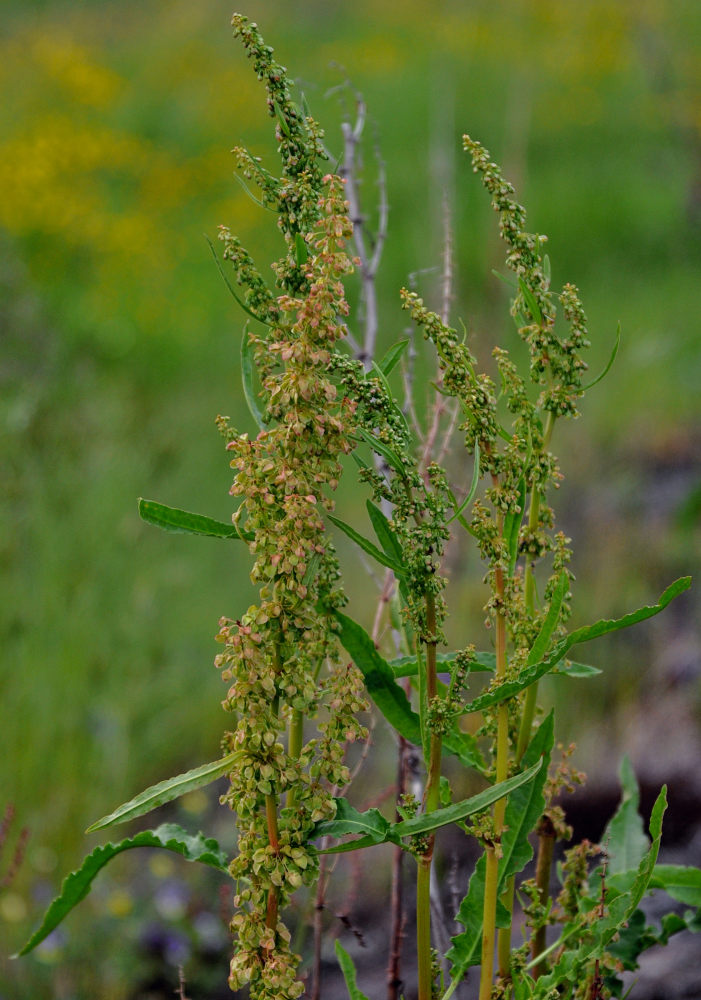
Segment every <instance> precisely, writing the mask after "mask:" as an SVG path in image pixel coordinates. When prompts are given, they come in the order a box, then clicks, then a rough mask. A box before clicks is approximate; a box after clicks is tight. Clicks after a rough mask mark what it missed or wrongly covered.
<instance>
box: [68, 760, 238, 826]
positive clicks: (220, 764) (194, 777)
mask: <svg viewBox="0 0 701 1000" xmlns="http://www.w3.org/2000/svg"><path fill="white" fill-rule="evenodd" d="M240 757H241V752H240V751H235V752H234V753H230V754H227V756H226V757H222V758H221V759H220V760H215V761H212V763H211V764H202V765H201V766H200V767H194V768H192V770H190V771H186V772H185V773H184V774H178V775H176V777H174V778H168V779H166V781H160V782H159V783H158V784H157V785H151V787H150V788H147V789H146V790H145V791H143V792H141V793H140V794H139V795H137V796H135V798H133V799H130V800H129V801H128V802H125V803H124V804H123V805H121V806H117V808H116V809H115V810H114V811H113V812H111V813H109V815H107V816H103V817H102V819H98V820H97V822H96V823H93V824H92V826H89V827H88V828H87V830H86V831H85V832H86V833H94V832H95V831H96V830H106V829H107V827H109V826H117V824H118V823H126V822H127V821H128V820H130V819H136V818H137V817H138V816H144V815H145V814H146V813H149V812H151V811H152V810H153V809H157V808H158V806H162V805H164V804H165V803H166V802H172V801H173V799H179V798H180V796H181V795H185V794H187V792H192V791H194V790H195V789H196V788H203V787H204V786H205V785H209V784H211V783H212V782H213V781H216V780H217V778H221V777H222V775H224V774H230V773H231V771H233V770H234V768H235V766H236V761H237V760H239V758H240Z"/></svg>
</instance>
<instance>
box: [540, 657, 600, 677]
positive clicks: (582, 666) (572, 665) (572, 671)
mask: <svg viewBox="0 0 701 1000" xmlns="http://www.w3.org/2000/svg"><path fill="white" fill-rule="evenodd" d="M551 672H552V674H553V675H554V676H555V677H558V676H559V675H563V676H565V677H583V678H586V677H597V676H598V675H599V674H602V673H603V670H601V668H600V667H592V666H591V664H589V663H576V662H575V661H574V660H565V662H564V663H559V664H558V665H557V666H556V667H554V668H553V670H552V671H551Z"/></svg>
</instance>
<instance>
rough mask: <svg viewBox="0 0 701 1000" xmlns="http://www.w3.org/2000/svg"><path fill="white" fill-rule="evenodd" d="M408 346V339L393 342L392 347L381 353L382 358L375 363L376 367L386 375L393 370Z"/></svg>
mask: <svg viewBox="0 0 701 1000" xmlns="http://www.w3.org/2000/svg"><path fill="white" fill-rule="evenodd" d="M408 346H409V341H408V340H399V341H397V343H396V344H393V345H392V347H390V348H389V350H388V351H387V353H386V354H384V355H383V357H382V360H381V361H378V363H377V367H378V368H379V369H380V371H381V372H382V374H383V375H385V376H387V375H389V374H390V372H391V371H393V370H394V368H395V367H396V366H397V365H398V364H399V360H400V358H401V356H402V354H403V353H404V351H405V350H406V348H407V347H408Z"/></svg>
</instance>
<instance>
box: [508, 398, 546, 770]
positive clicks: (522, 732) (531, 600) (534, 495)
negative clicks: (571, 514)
mask: <svg viewBox="0 0 701 1000" xmlns="http://www.w3.org/2000/svg"><path fill="white" fill-rule="evenodd" d="M554 426H555V415H554V414H553V412H552V410H548V415H547V418H546V420H545V428H544V430H543V447H542V450H541V451H545V449H546V448H547V447H548V445H549V444H550V438H551V437H552V433H553V427H554ZM539 521H540V493H539V492H538V490H537V489H536V488H535V485H534V486H533V487H532V489H531V501H530V506H529V510H528V530H529V531H537V529H538V522H539ZM534 568H535V564H534V561H533V560H532V559H529V560H528V561H527V562H526V573H525V576H524V599H525V602H526V613H527V614H528V615H529V616H530V617H531V618H532V617H533V615H534V614H535V573H534ZM537 701H538V682H537V681H536V682H535V684H531V686H530V687H529V688H528V689H527V691H526V696H525V699H524V704H523V714H522V716H521V725H520V727H519V732H518V744H517V747H516V758H517V760H521V758H522V757H523V755H524V753H525V752H526V747H527V746H528V743H529V741H530V738H531V729H532V728H533V719H534V717H535V710H536V705H537Z"/></svg>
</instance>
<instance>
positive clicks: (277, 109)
mask: <svg viewBox="0 0 701 1000" xmlns="http://www.w3.org/2000/svg"><path fill="white" fill-rule="evenodd" d="M273 104H274V106H275V114H276V115H277V120H278V121H279V122H280V128H281V129H282V131H283V132H284V133H285V135H286V136H287V138H288V139H291V138H292V133H291V132H290V126H289V125H288V124H287V122H286V121H285V116H284V114H283V112H282V108H281V107H280V105H279V104H278V102H277V101H273Z"/></svg>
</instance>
